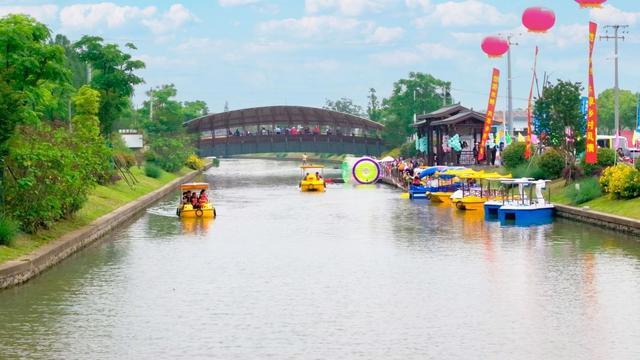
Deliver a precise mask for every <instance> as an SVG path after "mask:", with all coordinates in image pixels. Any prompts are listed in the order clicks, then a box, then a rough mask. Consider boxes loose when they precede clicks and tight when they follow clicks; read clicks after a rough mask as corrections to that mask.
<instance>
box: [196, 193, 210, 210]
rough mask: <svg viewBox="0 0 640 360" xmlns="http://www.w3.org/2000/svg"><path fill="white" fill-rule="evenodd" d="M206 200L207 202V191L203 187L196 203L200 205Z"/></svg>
mask: <svg viewBox="0 0 640 360" xmlns="http://www.w3.org/2000/svg"><path fill="white" fill-rule="evenodd" d="M208 202H209V198H208V197H207V192H206V191H205V190H204V189H202V190H200V196H198V203H199V204H200V206H201V207H202V205H203V204H206V203H208Z"/></svg>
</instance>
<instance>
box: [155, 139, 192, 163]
mask: <svg viewBox="0 0 640 360" xmlns="http://www.w3.org/2000/svg"><path fill="white" fill-rule="evenodd" d="M189 142H190V139H189V138H188V137H186V136H176V137H173V138H169V137H166V138H165V137H159V138H156V139H154V140H153V142H152V143H151V150H152V151H153V152H154V153H155V154H156V159H155V163H156V164H158V165H159V166H160V167H161V168H162V169H163V170H165V171H168V172H176V171H178V170H180V169H181V168H182V166H184V164H185V162H186V161H187V157H188V156H189V154H191V152H192V151H191V148H190V147H189V146H187V144H189Z"/></svg>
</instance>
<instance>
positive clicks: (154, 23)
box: [60, 2, 198, 34]
mask: <svg viewBox="0 0 640 360" xmlns="http://www.w3.org/2000/svg"><path fill="white" fill-rule="evenodd" d="M130 21H140V22H141V23H142V24H143V25H144V26H146V27H148V28H149V29H150V30H151V31H152V32H153V33H155V34H163V33H167V32H170V31H174V30H176V29H178V28H180V27H181V26H183V25H184V24H185V23H187V22H189V21H198V19H197V18H196V17H195V16H194V15H193V14H192V13H191V12H190V11H189V9H187V8H186V7H185V6H184V5H182V4H173V5H171V6H170V7H169V9H168V10H167V11H165V12H164V13H162V14H159V13H158V8H156V7H155V6H147V7H144V8H141V7H137V6H120V5H117V4H114V3H111V2H102V3H94V4H75V5H69V6H66V7H64V8H62V10H60V23H61V25H62V27H63V28H65V29H92V28H95V27H99V26H104V25H106V26H107V27H108V28H117V27H121V26H124V25H126V24H128V23H129V22H130Z"/></svg>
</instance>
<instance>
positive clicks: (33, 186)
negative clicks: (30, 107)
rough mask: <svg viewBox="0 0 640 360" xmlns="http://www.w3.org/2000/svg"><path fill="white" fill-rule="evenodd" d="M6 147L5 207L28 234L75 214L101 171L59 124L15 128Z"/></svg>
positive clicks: (83, 146) (78, 143)
mask: <svg viewBox="0 0 640 360" xmlns="http://www.w3.org/2000/svg"><path fill="white" fill-rule="evenodd" d="M10 145H11V146H10V153H9V156H8V158H7V162H6V164H7V169H8V173H9V176H8V179H7V181H5V200H6V207H7V211H8V213H9V216H10V217H12V218H14V219H19V220H20V226H21V228H22V230H24V231H25V232H28V233H34V232H36V231H38V230H39V229H41V228H48V227H49V226H50V225H51V224H52V223H54V222H55V221H57V220H60V219H63V218H68V217H70V216H71V215H72V214H73V213H74V212H76V211H78V210H79V209H80V208H81V207H82V204H84V202H85V201H86V199H87V194H88V193H89V191H90V190H91V189H92V188H93V186H94V185H95V184H96V180H97V178H96V176H95V175H96V174H95V173H94V171H95V170H96V169H101V168H103V167H102V166H103V165H101V164H98V162H97V160H96V159H93V158H91V159H89V158H88V157H89V156H93V155H95V154H93V153H92V152H88V153H85V152H84V149H85V148H86V147H88V146H90V145H89V144H85V143H83V142H81V141H80V139H79V138H78V137H76V135H75V134H74V133H72V132H70V131H69V130H68V128H67V127H66V126H64V125H58V126H56V125H50V124H47V123H42V124H40V125H38V126H37V127H36V126H20V127H18V128H17V129H16V133H15V136H13V137H12V139H11V142H10ZM85 164H89V165H87V166H86V167H85ZM107 164H108V161H107Z"/></svg>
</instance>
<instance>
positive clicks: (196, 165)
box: [185, 154, 205, 170]
mask: <svg viewBox="0 0 640 360" xmlns="http://www.w3.org/2000/svg"><path fill="white" fill-rule="evenodd" d="M185 165H186V166H187V167H188V168H190V169H193V170H200V169H202V168H203V167H204V165H205V164H204V160H202V159H201V158H200V157H199V156H198V155H196V154H191V155H189V157H188V158H187V161H186V162H185Z"/></svg>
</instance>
